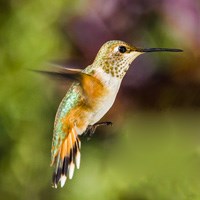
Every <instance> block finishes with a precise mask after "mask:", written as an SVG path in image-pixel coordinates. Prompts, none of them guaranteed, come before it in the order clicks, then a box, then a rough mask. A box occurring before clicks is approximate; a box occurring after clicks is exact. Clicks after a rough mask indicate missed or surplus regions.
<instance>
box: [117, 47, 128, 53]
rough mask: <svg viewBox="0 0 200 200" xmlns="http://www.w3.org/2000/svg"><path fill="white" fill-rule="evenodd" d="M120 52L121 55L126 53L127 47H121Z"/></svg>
mask: <svg viewBox="0 0 200 200" xmlns="http://www.w3.org/2000/svg"><path fill="white" fill-rule="evenodd" d="M118 50H119V52H120V53H125V52H126V51H127V49H126V47H125V46H119V47H118Z"/></svg>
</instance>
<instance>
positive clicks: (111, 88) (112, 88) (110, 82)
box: [90, 69, 121, 125]
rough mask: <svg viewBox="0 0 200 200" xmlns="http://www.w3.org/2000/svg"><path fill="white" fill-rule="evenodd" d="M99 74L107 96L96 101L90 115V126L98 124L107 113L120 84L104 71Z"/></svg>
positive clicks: (119, 80)
mask: <svg viewBox="0 0 200 200" xmlns="http://www.w3.org/2000/svg"><path fill="white" fill-rule="evenodd" d="M100 70H101V69H100ZM99 73H100V74H101V81H102V82H103V84H104V85H105V86H106V88H107V89H108V94H107V95H106V96H104V97H102V98H101V99H100V100H99V101H98V104H97V105H96V108H95V111H94V112H93V113H92V114H91V118H90V119H91V120H90V125H93V124H95V123H96V122H98V121H99V120H100V119H101V118H102V117H103V116H104V115H105V114H106V113H107V112H108V110H109V109H110V108H111V106H112V105H113V103H114V101H115V98H116V95H117V93H118V90H119V87H120V84H121V79H120V78H117V77H112V76H111V75H110V74H107V73H105V72H104V71H100V72H99Z"/></svg>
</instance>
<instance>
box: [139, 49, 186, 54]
mask: <svg viewBox="0 0 200 200" xmlns="http://www.w3.org/2000/svg"><path fill="white" fill-rule="evenodd" d="M136 51H138V52H144V53H145V52H166V51H168V52H183V50H182V49H171V48H148V49H142V48H137V49H136Z"/></svg>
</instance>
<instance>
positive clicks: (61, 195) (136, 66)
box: [0, 0, 200, 200]
mask: <svg viewBox="0 0 200 200" xmlns="http://www.w3.org/2000/svg"><path fill="white" fill-rule="evenodd" d="M113 39H120V40H124V41H126V42H129V43H131V44H134V45H135V46H141V47H175V48H182V49H184V52H183V53H154V54H146V55H142V56H140V57H139V58H137V59H136V60H135V62H134V63H133V64H132V66H131V68H130V70H129V71H128V73H127V75H126V77H125V79H124V81H123V84H122V87H121V89H120V92H119V94H118V96H117V100H116V102H115V105H114V106H113V107H112V109H111V110H110V112H109V113H108V114H107V115H106V116H105V117H104V119H103V120H108V121H112V122H113V126H112V127H101V128H99V129H98V130H97V132H96V134H95V135H94V136H93V138H92V139H91V140H90V141H87V139H86V138H81V139H82V150H81V152H82V160H81V168H80V170H76V171H75V175H74V178H73V179H72V180H69V181H67V184H66V185H65V187H64V188H62V189H60V188H58V189H53V188H51V176H52V171H53V169H52V168H50V166H49V164H50V148H51V138H52V130H53V122H54V116H55V113H56V109H57V107H58V105H59V102H60V101H61V99H62V97H63V96H64V94H65V93H66V91H67V89H68V88H69V85H70V83H63V82H55V81H53V80H50V79H48V78H46V77H43V76H41V75H38V74H34V73H32V72H30V71H29V70H27V69H43V67H44V66H46V65H47V63H48V62H55V63H59V64H63V65H64V66H67V67H74V68H85V67H86V66H87V65H88V64H90V63H91V62H92V61H93V59H94V57H95V55H96V53H97V51H98V49H99V48H100V46H101V45H102V44H103V43H104V42H106V41H107V40H113ZM199 169H200V1H199V0H176V1H173V0H97V1H92V0H85V1H81V0H74V1H70V0H59V1H54V0H48V1H45V0H34V1H31V0H1V1H0V199H2V200H3V199H7V200H11V199H15V200H18V199H19V200H22V199H29V200H31V199H34V200H40V199H49V200H51V199H56V200H61V199H62V200H63V199H71V200H76V199H83V200H84V199H87V200H89V199H99V200H102V199H108V200H110V199H119V200H169V199H170V200H173V199H174V200H199V199H200V170H199Z"/></svg>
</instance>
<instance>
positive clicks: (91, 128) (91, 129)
mask: <svg viewBox="0 0 200 200" xmlns="http://www.w3.org/2000/svg"><path fill="white" fill-rule="evenodd" d="M98 126H112V122H97V123H95V124H93V125H89V126H88V127H87V129H86V131H85V132H84V134H83V135H87V139H88V140H90V139H91V137H92V136H93V134H94V133H95V131H96V128H97V127H98Z"/></svg>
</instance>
